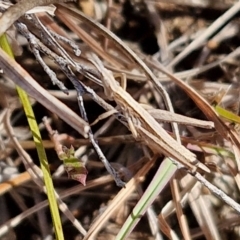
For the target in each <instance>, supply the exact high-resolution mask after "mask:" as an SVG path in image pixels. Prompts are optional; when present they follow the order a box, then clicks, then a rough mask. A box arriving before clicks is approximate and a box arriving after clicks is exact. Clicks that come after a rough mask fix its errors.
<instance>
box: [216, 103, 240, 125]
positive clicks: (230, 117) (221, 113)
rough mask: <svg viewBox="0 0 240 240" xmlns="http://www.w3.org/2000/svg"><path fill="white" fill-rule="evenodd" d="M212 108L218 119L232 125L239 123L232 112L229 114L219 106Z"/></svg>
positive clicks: (236, 116)
mask: <svg viewBox="0 0 240 240" xmlns="http://www.w3.org/2000/svg"><path fill="white" fill-rule="evenodd" d="M214 108H215V111H216V112H217V113H218V114H219V116H220V117H223V118H225V119H226V120H228V121H229V122H234V123H238V124H239V123H240V117H239V116H238V115H236V114H234V113H233V112H230V111H228V110H226V109H224V108H222V107H220V106H219V105H216V106H215V107H214Z"/></svg>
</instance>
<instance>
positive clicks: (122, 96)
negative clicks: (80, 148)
mask: <svg viewBox="0 0 240 240" xmlns="http://www.w3.org/2000/svg"><path fill="white" fill-rule="evenodd" d="M92 58H93V59H94V61H91V62H92V63H93V64H94V65H95V66H96V68H97V69H98V70H99V72H100V73H101V74H102V85H103V88H104V91H105V94H106V96H107V97H108V98H109V99H110V100H114V101H115V102H116V103H117V105H118V106H119V107H120V109H122V110H123V112H127V113H129V115H131V119H129V118H128V128H129V130H130V131H131V132H132V134H133V136H134V137H135V138H136V139H137V138H138V137H139V136H140V137H141V139H142V140H143V141H144V142H145V143H146V145H148V146H149V147H150V148H151V149H152V150H153V151H157V152H162V153H163V154H164V155H166V156H167V157H172V158H173V159H176V160H177V161H179V162H180V163H181V164H182V165H184V166H185V167H186V168H187V169H188V170H189V171H190V172H191V173H192V174H194V173H195V172H196V171H197V168H201V169H202V170H204V171H205V172H209V169H208V168H207V167H206V166H205V165H204V164H202V163H201V162H199V161H198V160H197V158H196V155H195V154H194V153H192V152H191V151H189V150H188V149H187V148H185V147H184V146H183V145H181V144H179V143H178V142H177V141H176V140H175V139H174V138H172V137H171V136H170V135H169V134H168V133H167V132H166V131H165V130H164V129H163V128H162V127H161V125H160V124H159V123H158V122H157V121H156V120H155V119H154V118H153V117H152V116H151V115H150V114H149V113H148V112H147V111H146V110H145V109H144V108H143V107H142V106H141V105H140V104H139V103H138V102H137V101H135V100H134V99H133V98H132V97H131V95H130V94H129V93H128V92H126V91H125V90H124V89H123V88H122V87H121V86H120V85H119V83H118V82H117V81H116V80H115V79H114V77H113V74H112V72H111V71H109V70H107V69H106V68H105V67H104V66H103V64H102V63H101V61H100V59H98V58H97V56H95V55H92Z"/></svg>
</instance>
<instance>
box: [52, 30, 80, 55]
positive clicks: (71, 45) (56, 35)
mask: <svg viewBox="0 0 240 240" xmlns="http://www.w3.org/2000/svg"><path fill="white" fill-rule="evenodd" d="M49 32H50V33H51V34H52V36H53V37H54V38H56V39H57V40H60V41H62V42H64V43H66V44H68V45H69V46H70V47H71V48H72V49H73V51H74V53H75V55H76V56H77V57H79V56H80V54H81V50H80V49H79V46H78V45H77V44H76V43H75V42H74V41H72V40H70V39H68V38H65V37H63V36H61V35H59V34H57V33H55V32H53V31H51V30H49Z"/></svg>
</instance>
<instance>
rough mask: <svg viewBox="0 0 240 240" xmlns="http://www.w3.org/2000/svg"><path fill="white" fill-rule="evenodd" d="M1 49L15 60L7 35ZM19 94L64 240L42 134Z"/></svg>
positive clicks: (57, 232)
mask: <svg viewBox="0 0 240 240" xmlns="http://www.w3.org/2000/svg"><path fill="white" fill-rule="evenodd" d="M0 47H1V48H2V49H3V50H4V51H5V52H6V53H7V54H8V55H9V56H10V57H12V58H14V54H13V52H12V49H11V47H10V45H9V43H8V40H7V37H6V35H5V34H3V35H2V36H1V37H0ZM17 92H18V95H19V97H20V100H21V102H22V105H23V108H24V111H25V114H26V117H27V120H28V124H29V127H30V129H31V131H32V135H33V140H34V142H35V145H36V149H37V153H38V157H39V160H40V165H41V169H42V172H43V176H44V182H45V186H46V189H47V196H48V201H49V206H50V211H51V215H52V220H53V225H54V229H55V235H56V239H58V240H63V239H64V237H63V230H62V224H61V219H60V215H59V210H58V205H57V201H56V198H55V194H54V186H53V182H52V178H51V174H50V170H49V166H48V161H47V156H46V153H45V150H44V147H43V144H42V138H41V134H40V131H39V128H38V124H37V122H36V119H35V115H34V112H33V109H32V106H31V104H30V101H29V98H28V95H27V94H26V92H25V91H24V90H23V89H21V88H20V87H17Z"/></svg>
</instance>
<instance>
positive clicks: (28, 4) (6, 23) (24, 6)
mask: <svg viewBox="0 0 240 240" xmlns="http://www.w3.org/2000/svg"><path fill="white" fill-rule="evenodd" d="M70 1H73V0H21V1H19V2H18V3H16V4H15V5H12V6H11V7H9V8H8V10H7V11H6V12H4V13H3V15H2V16H1V18H0V36H1V35H2V34H3V33H4V32H6V31H7V29H8V28H10V27H11V26H12V24H13V23H14V22H15V21H17V20H18V19H19V18H20V17H21V16H22V15H24V14H25V13H26V12H27V11H28V10H30V9H32V8H34V7H37V6H46V5H50V4H53V3H59V2H70Z"/></svg>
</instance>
